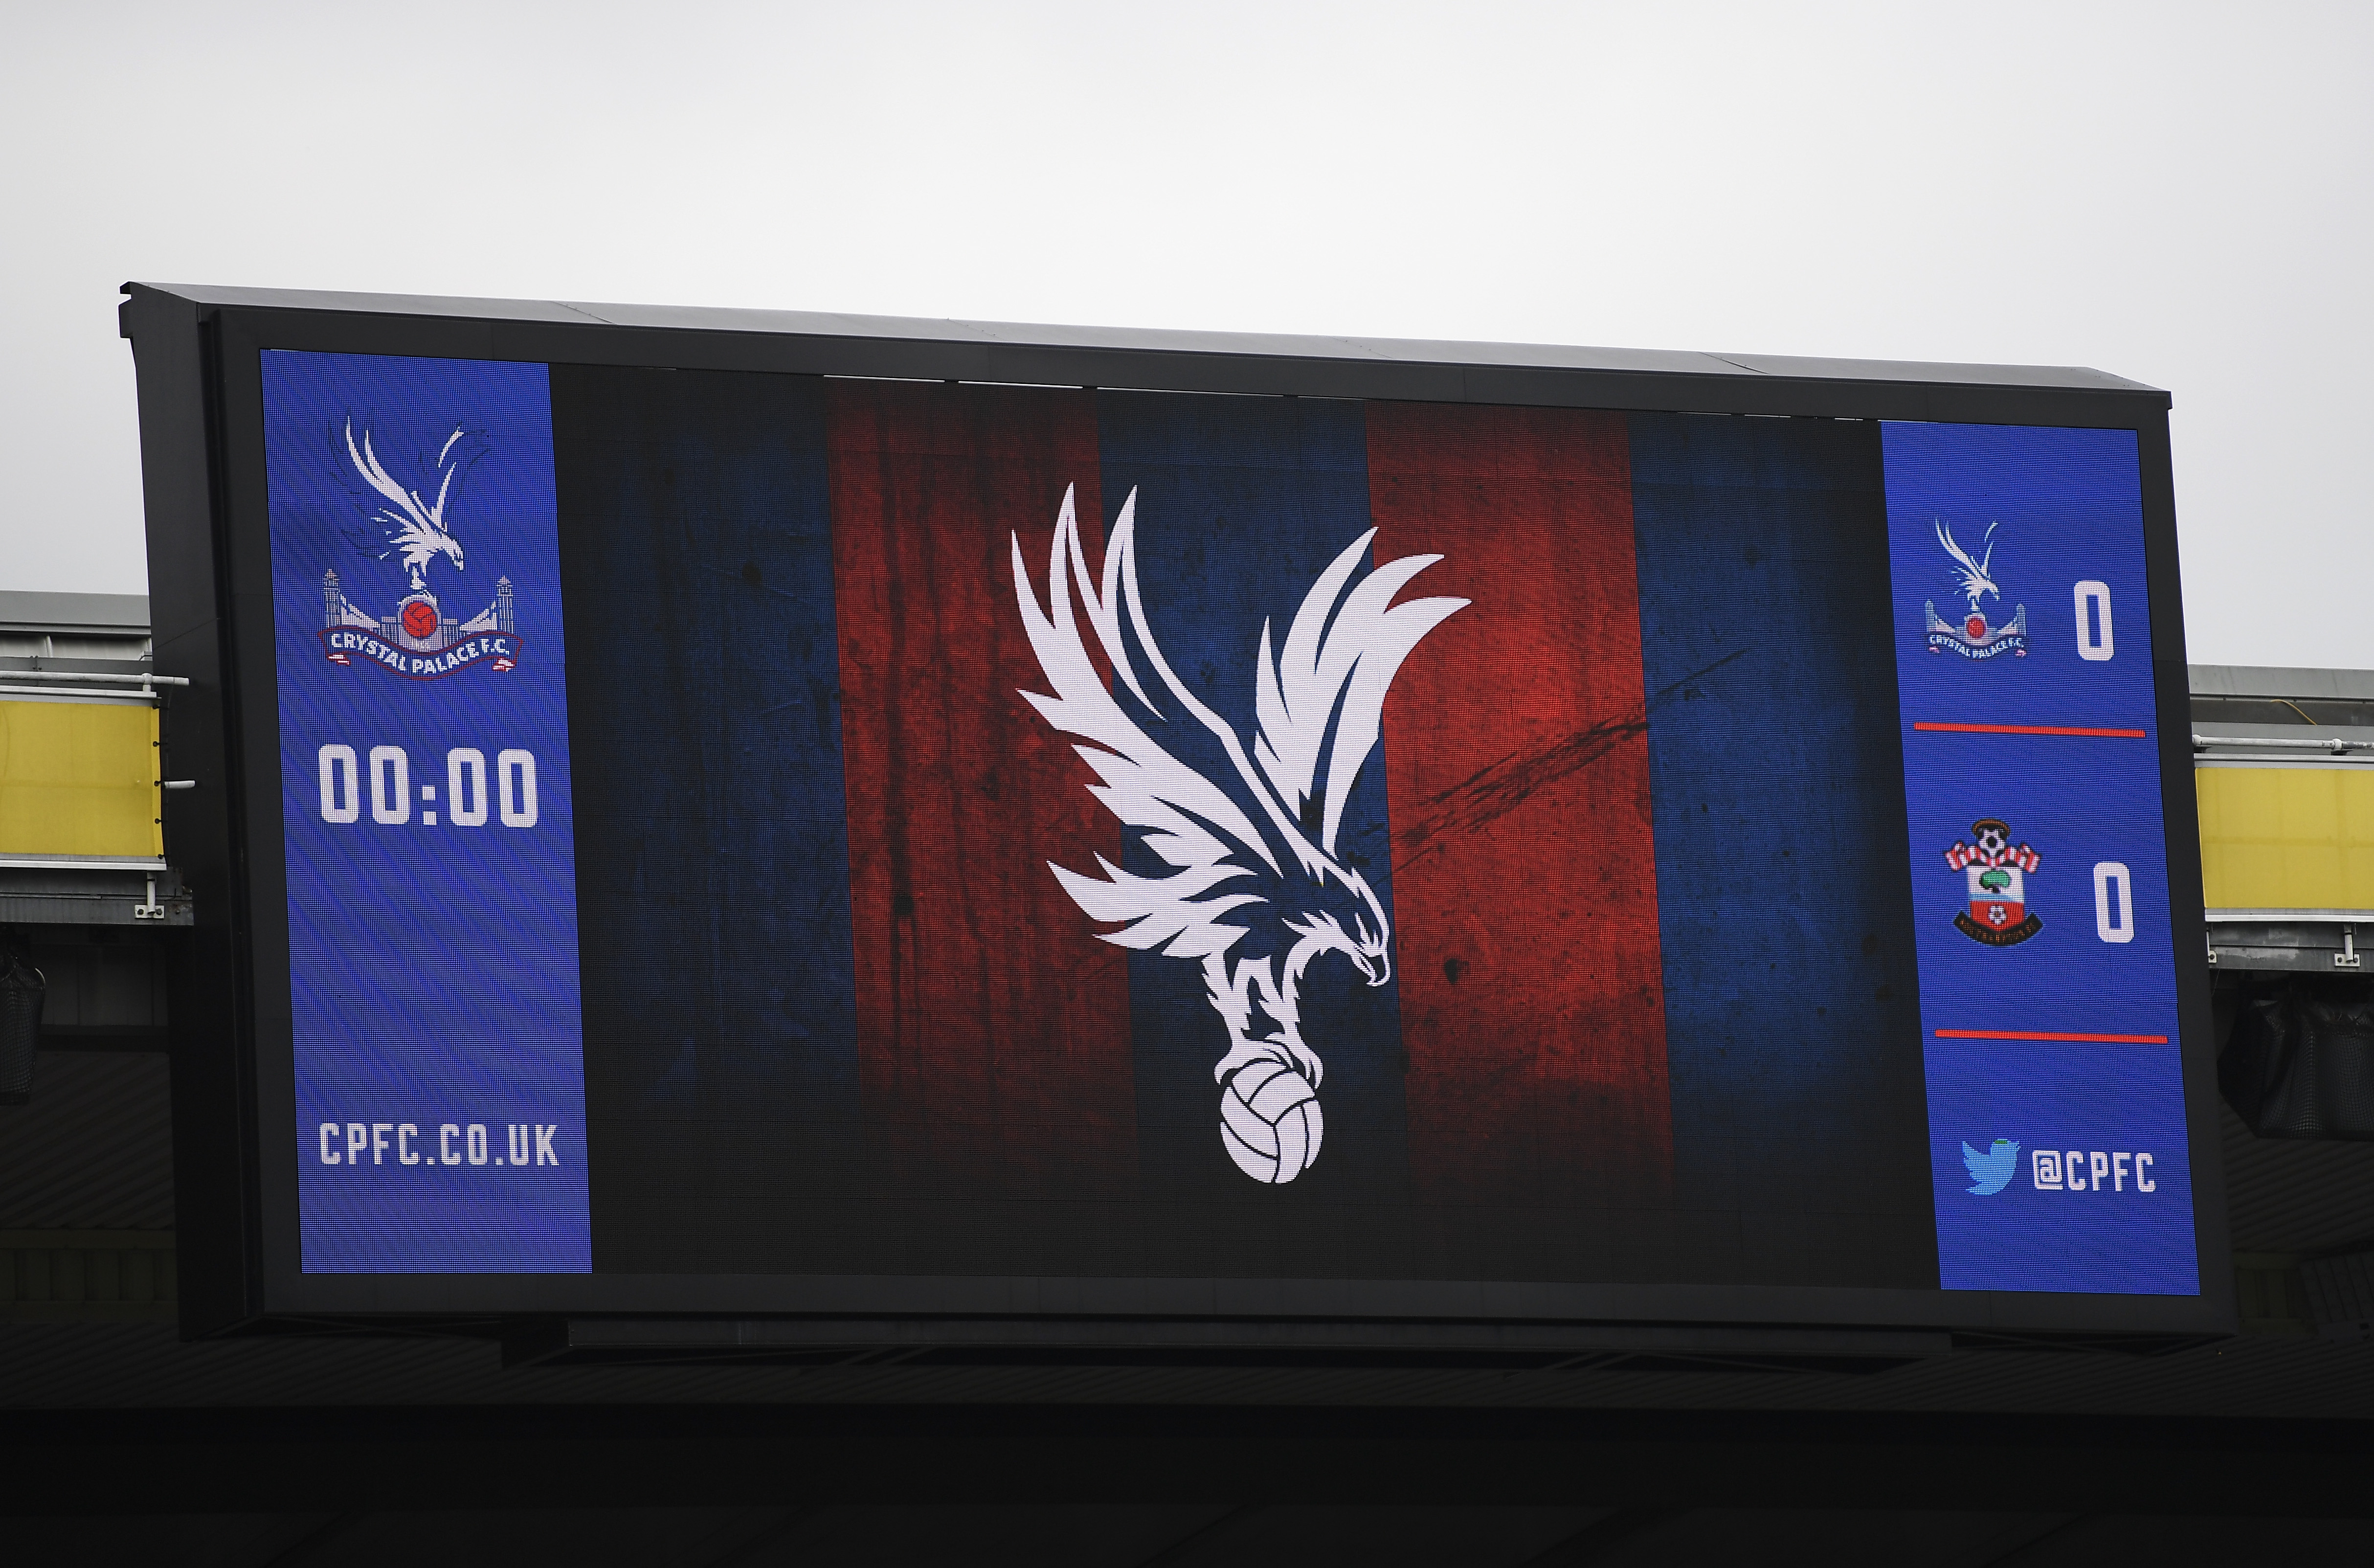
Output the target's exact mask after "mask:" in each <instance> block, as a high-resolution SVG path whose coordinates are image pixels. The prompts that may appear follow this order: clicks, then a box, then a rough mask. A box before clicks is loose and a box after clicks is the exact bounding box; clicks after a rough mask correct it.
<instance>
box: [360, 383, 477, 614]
mask: <svg viewBox="0 0 2374 1568" xmlns="http://www.w3.org/2000/svg"><path fill="white" fill-rule="evenodd" d="M468 433H469V432H468V431H467V430H464V428H463V427H462V426H459V425H456V426H454V427H453V433H452V435H450V436H447V437H446V438H445V444H444V445H443V446H442V447H441V448H439V450H438V453H437V499H436V500H435V501H423V500H421V499H420V492H419V491H418V490H408V489H405V488H404V486H403V485H402V484H401V483H399V482H398V481H397V480H396V479H395V478H394V477H392V476H391V475H390V474H389V473H388V471H387V470H386V468H384V467H382V466H381V464H380V460H379V454H377V453H375V452H373V451H372V450H371V438H370V431H369V430H365V431H363V442H362V446H361V448H360V449H359V450H358V449H357V448H356V446H355V422H354V420H353V419H348V420H347V457H348V458H349V459H351V460H352V461H353V463H354V466H355V472H356V473H358V474H359V475H361V476H362V479H363V482H364V483H365V484H367V485H369V486H370V488H371V489H373V490H375V491H377V492H378V493H379V495H380V497H381V498H382V501H383V502H393V503H394V504H393V505H388V504H382V505H381V506H380V508H379V509H378V510H377V511H376V512H373V513H370V523H371V525H373V526H375V527H376V528H378V529H379V531H380V533H381V535H382V537H383V538H384V540H385V542H386V548H383V549H381V550H379V551H378V552H377V553H378V557H379V559H380V560H387V559H388V558H389V557H390V556H394V558H395V559H396V560H399V561H400V562H402V563H403V566H404V570H405V580H406V581H407V583H408V584H410V586H411V589H412V592H414V593H415V594H425V593H427V592H428V591H429V562H430V561H432V560H436V559H437V558H438V557H439V556H444V557H446V558H447V559H448V560H452V563H453V570H454V571H456V572H459V571H461V570H462V541H461V540H459V539H457V538H455V537H454V536H452V534H451V533H449V532H448V531H447V530H446V527H445V501H446V498H447V497H448V496H449V495H450V494H451V493H452V489H453V481H454V480H455V479H456V478H458V477H461V476H462V475H463V474H464V473H465V472H466V471H467V470H468V469H469V466H470V465H471V464H473V463H475V462H476V461H477V459H478V457H479V456H480V454H481V453H480V450H479V449H478V448H476V447H475V446H469V445H462V443H463V438H464V436H465V435H467V434H468ZM457 445H462V450H461V451H460V452H458V453H457V452H455V451H454V448H455V447H456V446H457ZM364 553H365V554H367V555H368V554H370V553H372V552H371V551H370V549H369V548H366V549H365V550H364Z"/></svg>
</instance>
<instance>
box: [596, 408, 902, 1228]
mask: <svg viewBox="0 0 2374 1568" xmlns="http://www.w3.org/2000/svg"><path fill="white" fill-rule="evenodd" d="M553 406H554V408H555V410H556V414H557V417H558V428H559V430H560V443H559V448H558V452H559V459H560V469H559V479H560V500H561V520H562V527H563V530H564V539H565V543H566V554H565V564H566V569H567V572H568V579H569V603H570V632H571V645H572V646H575V647H579V648H581V649H582V650H583V653H582V655H581V657H580V659H579V662H578V666H577V669H576V677H575V680H574V682H573V691H574V694H575V703H574V706H573V708H572V710H571V724H572V725H573V726H574V729H575V732H576V734H577V736H578V743H579V746H580V748H581V749H583V750H584V751H585V752H586V754H588V755H593V754H594V753H595V752H596V750H597V749H598V752H599V754H600V755H601V756H602V757H603V758H604V759H605V764H606V765H605V766H604V767H603V768H601V769H600V770H598V771H595V770H589V771H588V776H587V777H586V778H585V779H584V781H583V782H582V785H581V792H580V800H579V818H578V823H579V827H578V842H579V846H580V851H581V853H580V856H579V864H580V865H581V866H582V867H583V868H584V873H583V880H582V883H581V892H582V898H581V902H582V911H581V914H580V918H581V920H582V922H583V923H584V927H585V933H586V943H587V949H588V951H589V952H598V953H600V954H602V955H604V962H603V963H602V965H601V966H600V968H599V970H598V972H589V973H587V975H586V977H585V994H586V1003H587V1030H586V1061H587V1071H588V1086H587V1087H588V1101H589V1104H590V1108H591V1112H592V1115H593V1130H594V1136H595V1139H596V1143H595V1151H596V1159H595V1166H594V1183H595V1187H596V1190H597V1192H598V1193H599V1195H600V1199H601V1214H602V1224H601V1229H600V1232H599V1233H598V1234H597V1236H596V1238H595V1241H596V1252H595V1256H596V1259H597V1261H598V1262H599V1264H600V1267H602V1268H603V1269H604V1270H605V1271H610V1270H620V1271H641V1272H648V1271H656V1270H665V1269H671V1268H696V1267H711V1266H712V1264H713V1260H714V1259H715V1258H716V1257H718V1256H743V1257H749V1256H761V1257H780V1256H786V1254H785V1248H786V1247H787V1246H789V1245H792V1243H791V1242H790V1241H788V1240H787V1238H786V1235H785V1234H784V1229H783V1228H784V1226H785V1224H786V1220H785V1219H784V1208H783V1206H782V1204H781V1203H779V1202H770V1201H768V1200H767V1199H766V1198H765V1197H763V1196H753V1195H765V1194H769V1193H796V1194H799V1195H802V1196H803V1197H815V1196H818V1195H823V1196H833V1195H840V1194H846V1193H848V1192H850V1191H852V1190H853V1189H854V1188H855V1186H856V1185H858V1184H859V1183H860V1182H862V1180H863V1179H864V1161H863V1160H862V1158H861V1157H860V1153H859V1150H860V1147H861V1145H860V1139H859V1138H858V1136H857V1125H858V1093H857V1044H856V1022H855V1019H856V1010H855V999H854V998H855V979H854V970H853V960H852V947H851V935H850V892H849V836H848V819H847V802H846V797H845V795H844V793H843V787H842V769H841V731H840V682H839V645H838V643H837V642H836V639H835V634H834V621H835V616H834V594H833V579H832V542H831V529H830V524H829V489H828V479H827V469H826V461H825V438H824V431H825V417H824V395H823V383H822V382H821V380H820V379H819V378H817V377H812V376H789V375H742V374H730V373H723V372H706V371H653V370H627V369H612V368H604V367H594V366H582V365H577V366H556V367H555V368H554V371H553ZM608 1173H617V1176H616V1178H612V1177H611V1176H610V1175H609V1174H608ZM792 1256H796V1253H795V1252H794V1253H793V1255H792Z"/></svg>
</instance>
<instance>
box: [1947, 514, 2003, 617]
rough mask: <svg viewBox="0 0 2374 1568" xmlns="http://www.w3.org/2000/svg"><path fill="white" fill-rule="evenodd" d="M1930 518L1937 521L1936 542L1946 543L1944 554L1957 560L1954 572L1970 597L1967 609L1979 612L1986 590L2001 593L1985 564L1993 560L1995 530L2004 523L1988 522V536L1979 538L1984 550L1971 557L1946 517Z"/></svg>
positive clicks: (1998, 596) (1964, 594) (1964, 593)
mask: <svg viewBox="0 0 2374 1568" xmlns="http://www.w3.org/2000/svg"><path fill="white" fill-rule="evenodd" d="M1930 521H1931V522H1932V523H1933V524H1934V525H1936V528H1937V542H1938V543H1939V544H1941V545H1943V546H1945V553H1946V554H1947V555H1950V556H1952V557H1953V558H1954V560H1955V562H1956V565H1955V567H1954V574H1955V575H1956V576H1957V577H1959V578H1960V579H1961V580H1962V595H1963V596H1964V597H1965V598H1967V599H1969V601H1970V613H1971V614H1972V615H1976V614H1978V613H1979V600H1980V598H1982V597H1983V596H1985V595H1988V594H1992V595H1994V596H1995V597H1996V598H1997V599H1998V600H2000V599H2001V598H2002V597H2003V590H2002V589H2001V588H1998V587H1996V586H1995V580H1994V578H1993V576H1992V574H1991V573H1990V572H1989V571H1988V568H1990V567H1991V566H1992V565H1993V564H1994V559H1995V530H1996V529H1997V528H2000V527H2002V526H2003V525H2002V524H2000V523H1990V524H1988V525H1987V536H1986V537H1985V538H1983V539H1980V541H1979V544H1980V548H1983V549H1984V550H1985V551H1986V552H1987V553H1986V554H1984V555H1982V556H1980V558H1979V559H1978V560H1971V559H1970V552H1969V551H1968V550H1966V549H1964V548H1962V547H1961V546H1959V545H1957V544H1956V543H1955V542H1954V530H1952V529H1951V528H1948V527H1946V526H1945V519H1943V518H1941V517H1933V518H1931V519H1930Z"/></svg>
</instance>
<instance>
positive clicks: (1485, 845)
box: [1369, 403, 1673, 1205]
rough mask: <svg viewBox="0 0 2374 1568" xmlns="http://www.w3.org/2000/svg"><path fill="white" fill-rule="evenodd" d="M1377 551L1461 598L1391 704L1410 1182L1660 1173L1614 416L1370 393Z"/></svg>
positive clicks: (1654, 996)
mask: <svg viewBox="0 0 2374 1568" xmlns="http://www.w3.org/2000/svg"><path fill="white" fill-rule="evenodd" d="M1369 497H1370V500H1369V505H1370V508H1371V512H1372V513H1373V515H1374V517H1375V519H1376V522H1377V525H1378V530H1379V531H1378V535H1377V543H1376V559H1378V560H1389V559H1391V558H1393V557H1397V556H1404V555H1413V554H1417V553H1420V552H1439V553H1440V555H1441V556H1442V557H1443V560H1442V561H1441V563H1440V565H1437V566H1435V567H1433V568H1431V569H1430V570H1429V571H1428V572H1427V573H1426V575H1425V576H1424V577H1423V578H1421V579H1420V580H1419V581H1418V583H1417V584H1416V585H1415V586H1414V588H1413V589H1412V590H1411V591H1412V592H1413V593H1415V592H1419V591H1423V592H1425V593H1428V594H1455V595H1460V596H1462V597H1465V598H1469V599H1472V600H1474V601H1475V602H1474V603H1473V604H1472V605H1471V606H1470V607H1468V608H1466V609H1464V610H1462V611H1461V612H1460V613H1459V614H1457V615H1455V616H1453V617H1451V619H1450V620H1448V621H1446V622H1445V623H1444V624H1443V625H1442V626H1441V628H1440V630H1438V631H1435V632H1434V633H1433V634H1432V635H1431V636H1429V637H1428V639H1427V641H1426V642H1425V643H1423V644H1421V645H1420V646H1419V648H1418V650H1417V652H1416V654H1415V655H1414V656H1413V657H1412V658H1411V659H1410V661H1409V662H1408V664H1406V665H1404V666H1403V668H1402V672H1401V674H1400V676H1399V677H1398V678H1396V679H1395V681H1394V683H1393V693H1392V696H1391V698H1390V699H1389V700H1388V701H1387V702H1386V705H1385V728H1384V748H1385V760H1386V765H1387V769H1388V772H1387V779H1388V785H1389V793H1390V798H1391V803H1392V811H1393V846H1394V858H1393V909H1394V921H1395V924H1396V925H1397V926H1398V927H1399V943H1398V945H1399V950H1400V954H1401V962H1402V970H1401V987H1402V989H1401V996H1402V1036H1403V1041H1404V1046H1405V1048H1406V1050H1407V1052H1408V1055H1409V1077H1408V1083H1407V1094H1408V1104H1409V1126H1410V1145H1411V1160H1410V1163H1411V1174H1412V1177H1413V1179H1414V1181H1415V1182H1416V1189H1417V1192H1418V1194H1419V1197H1420V1200H1421V1201H1423V1202H1434V1203H1464V1202H1510V1201H1513V1202H1519V1203H1528V1202H1538V1203H1580V1204H1594V1205H1595V1204H1630V1203H1639V1202H1656V1201H1659V1200H1660V1199H1662V1197H1663V1196H1664V1194H1665V1193H1666V1191H1667V1190H1668V1188H1669V1186H1670V1182H1671V1169H1672V1159H1673V1154H1672V1149H1673V1116H1672V1110H1671V1105H1670V1102H1669V1099H1668V1096H1667V1092H1666V1081H1665V1029H1664V1008H1663V987H1662V973H1661V965H1660V961H1659V954H1658V939H1657V863H1656V855H1655V853H1654V850H1653V847H1652V843H1651V823H1650V815H1649V744H1648V733H1647V726H1646V724H1645V722H1644V713H1643V705H1642V691H1641V673H1640V609H1639V584H1638V581H1637V578H1636V575H1635V569H1634V561H1633V545H1632V496H1631V479H1630V461H1629V453H1628V445H1627V438H1626V430H1625V423H1624V419H1623V417H1622V416H1621V415H1609V414H1599V413H1586V412H1579V411H1574V410H1567V409H1535V408H1470V407H1433V406H1427V405H1417V404H1393V403H1372V404H1370V405H1369Z"/></svg>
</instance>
